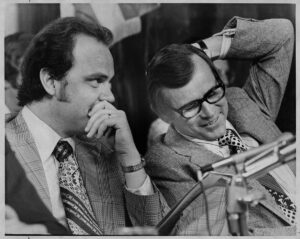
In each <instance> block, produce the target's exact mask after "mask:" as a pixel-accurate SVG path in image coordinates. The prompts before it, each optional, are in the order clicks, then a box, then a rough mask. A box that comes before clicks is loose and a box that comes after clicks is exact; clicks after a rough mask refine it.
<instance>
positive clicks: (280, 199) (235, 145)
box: [218, 129, 296, 225]
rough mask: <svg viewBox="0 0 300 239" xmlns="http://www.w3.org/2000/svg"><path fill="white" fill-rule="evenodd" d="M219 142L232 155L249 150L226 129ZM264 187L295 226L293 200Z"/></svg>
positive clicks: (231, 131)
mask: <svg viewBox="0 0 300 239" xmlns="http://www.w3.org/2000/svg"><path fill="white" fill-rule="evenodd" d="M218 142H219V145H220V146H225V145H228V147H229V150H230V154H236V153H241V152H244V151H246V150H247V147H246V145H245V144H244V143H243V142H242V141H241V140H240V139H239V137H238V136H237V135H236V134H235V133H234V131H233V130H231V129H226V133H225V135H224V136H222V137H221V138H219V139H218ZM272 179H273V177H272ZM273 180H275V179H273ZM262 186H264V187H265V189H266V190H267V191H268V192H269V193H270V194H271V196H272V198H273V199H274V200H275V202H276V204H277V205H278V206H279V207H280V209H281V211H282V212H283V214H284V215H285V216H286V218H287V219H288V221H289V222H290V223H291V224H292V225H294V224H295V214H296V206H295V204H294V203H293V202H292V201H291V199H290V198H289V197H288V196H287V195H286V194H285V193H281V192H278V191H277V190H275V189H272V188H270V187H268V186H266V185H263V184H262Z"/></svg>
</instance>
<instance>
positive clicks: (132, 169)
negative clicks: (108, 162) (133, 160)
mask: <svg viewBox="0 0 300 239" xmlns="http://www.w3.org/2000/svg"><path fill="white" fill-rule="evenodd" d="M145 165H146V161H145V159H144V158H141V162H140V163H138V164H136V165H132V166H126V167H125V166H122V171H123V172H124V173H132V172H136V171H138V170H140V169H142V168H144V167H145Z"/></svg>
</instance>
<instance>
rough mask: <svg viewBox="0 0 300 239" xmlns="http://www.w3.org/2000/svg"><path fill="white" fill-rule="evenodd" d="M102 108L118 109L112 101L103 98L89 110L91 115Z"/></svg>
mask: <svg viewBox="0 0 300 239" xmlns="http://www.w3.org/2000/svg"><path fill="white" fill-rule="evenodd" d="M100 109H110V110H116V108H115V107H114V106H113V105H112V104H111V103H109V102H107V101H106V100H103V101H101V102H99V103H96V104H95V105H94V107H93V108H92V110H91V111H90V112H89V116H91V115H93V114H95V112H97V111H98V110H100Z"/></svg>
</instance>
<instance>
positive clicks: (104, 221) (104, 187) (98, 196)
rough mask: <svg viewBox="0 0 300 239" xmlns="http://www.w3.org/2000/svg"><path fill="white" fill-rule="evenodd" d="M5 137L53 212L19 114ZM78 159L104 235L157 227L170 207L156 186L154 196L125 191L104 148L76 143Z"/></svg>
mask: <svg viewBox="0 0 300 239" xmlns="http://www.w3.org/2000/svg"><path fill="white" fill-rule="evenodd" d="M6 137H7V139H8V141H9V143H10V145H11V148H12V150H13V151H14V152H15V155H16V157H17V159H18V161H19V163H20V164H21V166H22V167H23V168H24V171H25V174H26V177H27V178H28V180H29V181H30V182H31V183H32V184H33V186H34V188H35V189H36V191H37V193H38V195H39V197H40V198H41V199H42V201H43V203H44V204H45V205H46V207H47V208H48V209H49V211H51V202H50V197H49V189H48V186H47V182H46V178H45V173H44V170H43V165H42V162H41V159H40V157H39V154H38V151H37V148H36V144H35V142H34V140H33V138H32V135H31V133H30V132H29V130H28V127H27V125H26V123H25V121H24V118H23V117H22V114H21V113H19V114H18V115H17V116H12V117H10V118H8V119H7V122H6ZM75 142H76V152H75V154H76V159H77V161H78V164H79V168H80V171H81V175H82V178H83V182H84V185H85V187H86V190H87V194H88V197H89V199H90V202H91V206H92V208H93V211H94V213H95V216H96V220H97V222H98V225H99V227H100V229H101V230H102V232H103V233H104V234H105V235H113V234H116V233H117V229H118V228H120V227H124V226H145V225H148V226H155V225H156V224H157V223H158V222H159V221H160V219H161V218H162V217H163V215H164V214H165V213H166V212H167V210H168V207H167V204H166V202H165V200H164V199H163V197H162V196H161V194H160V193H159V191H158V190H157V188H156V187H155V185H154V190H155V193H154V194H153V195H149V196H140V195H136V194H133V193H130V192H129V191H127V190H126V189H125V188H124V177H123V175H122V173H121V171H120V166H119V163H118V161H117V159H116V158H115V157H114V154H113V153H110V152H108V150H105V148H104V147H102V145H101V144H92V143H86V142H84V141H83V140H80V139H75Z"/></svg>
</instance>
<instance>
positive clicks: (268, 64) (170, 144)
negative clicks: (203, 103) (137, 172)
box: [145, 17, 296, 235]
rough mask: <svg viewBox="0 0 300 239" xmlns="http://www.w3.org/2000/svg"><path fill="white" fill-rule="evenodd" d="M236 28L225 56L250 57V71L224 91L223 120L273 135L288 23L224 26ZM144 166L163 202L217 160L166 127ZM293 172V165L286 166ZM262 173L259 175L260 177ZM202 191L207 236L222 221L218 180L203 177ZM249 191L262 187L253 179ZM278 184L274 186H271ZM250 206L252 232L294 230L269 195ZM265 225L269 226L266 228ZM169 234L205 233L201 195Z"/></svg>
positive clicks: (286, 63)
mask: <svg viewBox="0 0 300 239" xmlns="http://www.w3.org/2000/svg"><path fill="white" fill-rule="evenodd" d="M232 27H234V28H236V29H237V30H236V34H235V37H234V38H233V40H232V44H231V46H230V49H229V52H228V54H227V58H234V59H249V60H250V59H252V60H253V64H252V66H251V68H250V74H249V76H248V79H247V81H246V83H245V85H244V86H243V88H237V87H234V88H229V89H228V90H227V93H226V98H227V100H228V105H229V112H228V119H229V121H230V122H231V123H232V124H233V126H234V127H235V129H236V130H237V131H238V132H239V133H240V134H247V135H250V136H251V137H253V138H254V139H256V140H257V141H258V142H259V143H261V144H263V143H268V142H272V141H274V140H276V139H277V138H278V136H279V135H280V134H281V132H280V130H279V129H278V127H277V126H276V124H275V123H274V122H275V120H276V117H277V114H278V111H279V108H280V105H281V101H282V97H283V94H284V91H285V87H286V84H287V81H288V76H289V71H290V65H291V60H292V55H293V43H294V35H293V27H292V24H291V23H290V22H289V21H288V20H284V19H270V20H264V21H257V20H254V19H242V18H239V17H235V18H233V19H231V20H230V21H229V22H228V23H227V24H226V26H225V29H227V28H232ZM145 158H146V161H147V166H146V170H147V172H148V174H149V175H150V176H151V177H152V179H153V180H154V181H155V182H156V185H157V186H158V188H159V189H160V190H161V192H162V193H163V194H164V196H165V198H166V200H167V202H168V203H169V206H170V207H172V206H174V205H175V204H176V202H178V201H179V200H180V199H181V198H182V197H183V196H184V195H185V194H186V193H187V192H188V191H189V190H190V189H191V188H192V187H193V186H194V184H195V183H196V181H197V170H199V168H200V167H201V166H204V165H206V164H209V163H213V162H216V161H218V160H220V159H221V157H219V156H218V155H216V154H214V153H212V152H211V151H209V150H207V149H206V148H205V147H203V146H200V145H198V144H195V143H193V142H191V141H188V140H186V139H185V138H184V137H182V136H181V135H179V134H178V133H177V131H176V130H174V129H173V127H172V126H170V127H169V130H168V131H167V133H166V134H165V135H163V136H161V137H160V138H158V140H157V143H156V144H155V145H154V146H152V148H151V149H149V151H148V152H147V155H146V157H145ZM291 168H292V169H293V171H294V173H295V168H296V167H295V165H293V166H291ZM263 180H264V178H262V179H260V181H261V182H263ZM206 184H207V186H209V185H210V186H212V185H215V187H213V188H210V189H208V190H207V191H206V194H207V199H208V205H209V214H210V215H209V216H210V226H211V229H212V234H213V235H220V234H227V233H228V232H227V231H222V230H223V229H224V228H225V229H226V227H224V225H225V223H226V220H225V218H226V217H225V209H226V195H225V191H226V190H225V188H224V184H225V183H224V179H223V178H220V177H217V176H209V178H208V179H207V181H206ZM249 186H250V188H251V190H259V191H262V192H266V190H265V189H264V188H263V187H262V186H261V185H260V184H259V183H258V182H257V181H255V180H253V181H251V182H250V185H249ZM276 186H277V187H278V185H276ZM266 196H267V199H266V200H265V201H262V202H261V203H260V205H259V206H258V207H256V208H253V209H250V216H249V223H248V227H249V228H250V229H253V230H254V233H255V234H256V235H295V232H296V231H295V227H293V228H291V227H289V225H290V224H289V223H288V221H287V220H286V219H285V217H284V215H283V214H282V212H281V210H280V209H279V208H278V206H277V205H276V203H275V202H274V200H273V199H272V198H271V197H270V195H269V194H266ZM270 228H271V229H270ZM173 233H176V234H183V235H207V228H206V217H205V211H204V203H203V198H202V196H199V197H198V198H197V199H196V200H195V201H194V202H193V203H192V204H191V205H190V206H189V207H188V208H187V209H186V210H185V211H184V213H183V215H182V217H181V219H180V221H179V223H178V224H177V226H176V228H174V231H173Z"/></svg>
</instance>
